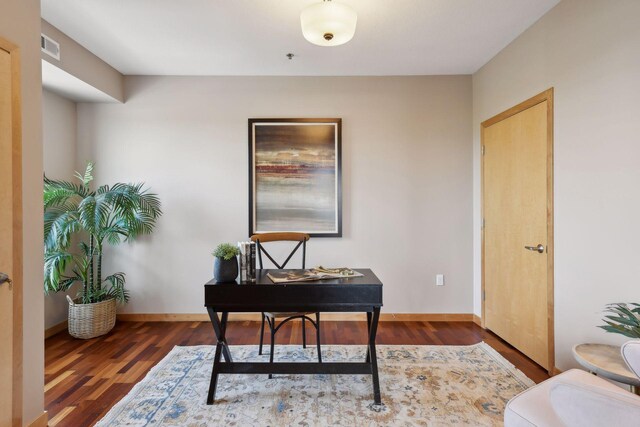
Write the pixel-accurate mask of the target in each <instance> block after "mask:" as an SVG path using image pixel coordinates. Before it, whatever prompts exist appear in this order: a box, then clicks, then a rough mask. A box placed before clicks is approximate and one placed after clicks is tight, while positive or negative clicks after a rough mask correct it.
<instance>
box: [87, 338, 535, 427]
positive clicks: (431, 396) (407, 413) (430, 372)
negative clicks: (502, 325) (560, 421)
mask: <svg viewBox="0 0 640 427" xmlns="http://www.w3.org/2000/svg"><path fill="white" fill-rule="evenodd" d="M214 350H215V347H213V346H195V347H175V348H174V349H173V350H172V351H171V352H170V353H169V354H168V355H167V356H166V357H165V358H164V359H163V360H162V361H160V363H158V365H156V366H155V367H154V368H153V369H152V370H151V371H150V372H149V374H147V376H146V377H145V378H144V379H143V380H142V381H141V382H140V383H138V384H137V385H136V386H135V387H134V388H133V390H132V391H131V392H130V393H129V394H128V395H127V396H125V397H124V398H123V399H122V400H121V401H120V402H119V403H118V404H116V405H115V406H114V407H113V408H112V409H111V411H109V413H108V414H107V415H106V416H105V417H104V418H103V419H102V420H101V421H99V422H98V424H96V425H97V426H102V427H104V426H203V427H204V426H365V425H366V426H375V425H397V426H426V425H429V426H449V425H456V426H457V425H476V426H493V425H502V419H503V410H504V407H505V404H506V402H507V401H508V400H509V399H511V398H512V397H513V396H515V395H516V394H518V393H520V392H521V391H523V390H525V389H526V388H528V387H530V386H532V385H533V384H534V383H533V382H532V381H531V380H530V379H529V378H527V377H526V376H525V375H524V374H523V373H522V372H520V371H518V370H517V369H515V368H514V367H513V365H511V364H510V363H509V362H508V361H507V360H505V359H504V358H503V357H502V356H500V355H499V354H498V353H497V352H496V351H495V350H493V349H492V348H491V347H489V346H488V345H487V344H485V343H480V344H476V345H472V346H378V352H377V353H378V364H379V372H380V388H381V392H382V401H383V404H384V405H383V407H382V408H379V407H375V406H374V405H373V392H372V386H371V377H370V376H364V375H275V376H274V378H273V379H271V380H269V379H268V378H267V375H220V377H219V380H218V389H217V392H216V403H215V404H214V405H211V406H207V405H206V404H205V400H206V396H207V390H208V387H209V379H210V376H211V364H212V360H213V355H214ZM231 353H232V356H233V358H234V361H268V358H269V356H268V355H266V356H265V355H262V356H260V355H258V348H257V346H232V347H231ZM364 357H365V347H364V346H345V345H340V346H332V345H327V346H323V347H322V359H323V361H327V362H330V361H363V360H364ZM275 360H276V361H290V362H312V361H315V360H317V359H316V353H315V348H307V349H302V347H301V346H289V345H283V346H276V354H275Z"/></svg>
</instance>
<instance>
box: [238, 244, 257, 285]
mask: <svg viewBox="0 0 640 427" xmlns="http://www.w3.org/2000/svg"><path fill="white" fill-rule="evenodd" d="M238 248H239V249H240V255H239V258H240V281H241V282H255V281H256V244H255V242H238Z"/></svg>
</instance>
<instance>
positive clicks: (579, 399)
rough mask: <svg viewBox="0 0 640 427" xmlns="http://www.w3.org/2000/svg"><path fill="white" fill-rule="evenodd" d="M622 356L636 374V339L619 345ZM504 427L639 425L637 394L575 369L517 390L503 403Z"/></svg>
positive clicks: (639, 344)
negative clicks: (514, 394) (521, 390)
mask: <svg viewBox="0 0 640 427" xmlns="http://www.w3.org/2000/svg"><path fill="white" fill-rule="evenodd" d="M621 352H622V357H623V358H624V360H625V362H626V363H627V365H628V366H629V369H631V370H632V371H633V373H634V374H636V375H637V376H638V377H640V340H634V341H628V342H627V343H625V344H624V345H623V346H622V349H621ZM504 424H505V427H525V426H526V427H531V426H536V427H556V426H557V427H578V426H580V427H600V426H602V427H605V426H606V427H610V426H629V425H640V396H636V395H635V394H633V393H631V392H628V391H626V390H624V389H622V388H620V387H618V386H616V385H613V384H611V383H610V382H608V381H606V380H604V379H602V378H599V377H596V376H595V375H592V374H590V373H588V372H585V371H581V370H579V369H571V370H569V371H567V372H564V373H562V374H560V375H556V376H555V377H553V378H550V379H548V380H547V381H544V382H542V383H540V384H538V385H536V386H534V387H531V388H530V389H528V390H526V391H524V392H522V393H520V394H519V395H517V396H516V397H514V398H513V399H511V400H510V401H509V403H507V407H506V409H505V413H504Z"/></svg>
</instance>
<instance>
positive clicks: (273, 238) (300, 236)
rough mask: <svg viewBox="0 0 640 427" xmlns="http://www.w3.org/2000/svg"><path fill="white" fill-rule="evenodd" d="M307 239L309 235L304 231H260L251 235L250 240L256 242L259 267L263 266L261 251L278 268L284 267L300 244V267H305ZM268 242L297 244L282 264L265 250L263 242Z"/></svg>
mask: <svg viewBox="0 0 640 427" xmlns="http://www.w3.org/2000/svg"><path fill="white" fill-rule="evenodd" d="M307 240H309V235H308V234H306V233H284V232H283V233H261V234H254V235H253V236H251V241H252V242H256V248H257V252H258V262H259V263H260V269H262V268H263V267H262V253H263V252H264V254H265V255H266V256H267V258H269V259H270V260H271V262H272V263H273V264H274V265H275V266H276V267H277V268H279V269H280V268H285V267H286V266H287V263H288V262H289V260H290V259H291V257H292V256H293V255H294V254H295V253H296V251H297V250H298V248H300V246H302V268H305V258H306V255H307ZM268 242H298V244H297V245H296V246H295V247H294V248H293V250H292V251H291V253H290V254H289V256H288V257H287V259H286V260H284V262H283V263H282V264H279V263H278V262H276V260H274V259H273V257H272V256H271V254H269V252H267V251H266V250H265V248H264V246H263V244H264V243H268Z"/></svg>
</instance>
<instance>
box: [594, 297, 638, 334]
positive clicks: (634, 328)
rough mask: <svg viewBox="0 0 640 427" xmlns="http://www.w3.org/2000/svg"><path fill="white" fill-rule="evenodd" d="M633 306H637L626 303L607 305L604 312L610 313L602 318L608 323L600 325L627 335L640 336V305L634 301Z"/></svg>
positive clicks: (608, 330) (609, 330)
mask: <svg viewBox="0 0 640 427" xmlns="http://www.w3.org/2000/svg"><path fill="white" fill-rule="evenodd" d="M631 306H632V307H635V308H633V309H631V308H629V304H626V303H615V304H609V305H607V307H606V309H605V310H604V312H605V313H608V314H607V315H605V316H604V319H602V321H603V322H604V323H605V324H606V325H602V326H598V327H599V328H601V329H604V330H605V331H607V332H611V333H616V334H621V335H624V336H626V337H630V338H640V310H639V308H640V305H639V304H635V303H633V304H631Z"/></svg>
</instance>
